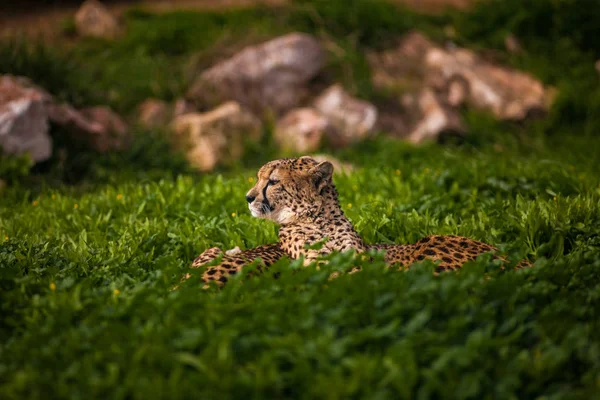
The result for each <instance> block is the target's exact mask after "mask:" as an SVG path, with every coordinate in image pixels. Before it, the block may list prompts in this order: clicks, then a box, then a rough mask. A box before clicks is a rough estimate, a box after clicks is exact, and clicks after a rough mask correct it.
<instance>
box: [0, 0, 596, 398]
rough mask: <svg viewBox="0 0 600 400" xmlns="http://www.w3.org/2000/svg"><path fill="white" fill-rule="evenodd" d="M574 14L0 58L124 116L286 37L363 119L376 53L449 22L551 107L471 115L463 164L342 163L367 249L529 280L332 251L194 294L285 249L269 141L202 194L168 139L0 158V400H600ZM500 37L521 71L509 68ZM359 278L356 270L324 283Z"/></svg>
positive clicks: (273, 18) (166, 30) (590, 89)
mask: <svg viewBox="0 0 600 400" xmlns="http://www.w3.org/2000/svg"><path fill="white" fill-rule="evenodd" d="M584 2H585V0H569V1H562V2H560V1H553V0H539V1H536V2H533V1H529V0H528V1H518V0H502V1H500V0H491V1H490V2H488V3H481V5H478V6H477V7H475V9H474V10H473V11H472V12H470V13H463V14H453V13H451V14H444V15H441V16H425V15H420V14H416V13H414V12H411V11H408V10H403V9H401V8H396V7H393V6H390V5H389V4H387V3H383V2H379V1H374V0H373V1H366V0H352V1H351V2H350V3H347V2H333V1H322V0H311V1H294V2H293V3H292V5H290V6H288V7H285V8H279V9H267V8H255V9H242V10H233V11H227V12H206V13H198V12H186V13H183V12H176V13H169V14H166V15H163V16H160V17H159V16H155V15H151V14H148V13H145V12H143V11H140V10H136V11H131V12H129V13H128V14H127V15H126V21H127V25H128V31H127V34H126V35H125V37H123V38H122V39H120V40H118V41H115V42H103V41H97V40H81V39H79V40H76V41H73V39H72V38H69V39H68V40H67V41H66V43H67V44H66V45H65V46H60V45H56V44H54V45H45V44H40V43H35V42H31V41H29V40H25V39H22V38H21V39H12V40H3V41H2V42H1V43H0V73H12V74H23V75H27V76H29V77H31V78H32V79H33V80H34V81H35V82H37V83H39V84H41V85H42V86H44V87H46V88H48V89H49V90H50V91H51V92H52V93H54V94H55V95H57V96H58V97H59V98H60V99H63V100H68V101H71V102H73V103H74V104H76V105H78V106H82V105H89V104H96V103H107V104H109V105H111V106H112V107H114V108H115V109H116V110H118V111H119V112H122V113H125V114H129V113H131V112H132V111H133V110H134V109H135V106H136V105H137V104H138V103H139V102H141V101H142V100H144V99H145V98H146V97H148V96H156V97H159V98H162V99H164V100H172V99H174V98H176V97H178V96H181V95H182V94H184V92H185V89H186V88H187V86H188V84H189V82H190V81H191V80H192V79H193V76H194V74H195V72H197V71H198V70H199V69H201V68H202V67H205V66H206V65H209V64H210V63H211V62H212V61H214V60H215V59H218V58H222V57H223V55H224V54H230V53H231V52H232V51H234V50H235V49H237V48H240V47H242V46H243V45H246V44H248V43H255V42H257V41H260V40H263V39H265V38H268V37H271V36H274V35H277V34H281V33H285V32H289V31H293V30H300V31H304V32H309V33H312V34H315V35H318V36H319V37H320V38H322V39H325V40H327V41H329V42H330V43H334V44H335V46H337V48H338V49H342V51H339V50H338V51H336V52H334V53H332V54H331V57H330V60H331V62H330V64H329V65H328V67H327V70H326V72H325V76H326V77H328V78H330V79H332V80H340V81H342V82H343V84H344V85H345V86H346V87H347V88H349V89H350V90H351V91H352V92H354V93H356V94H358V95H360V96H361V97H364V98H367V99H369V98H378V100H381V98H380V96H381V93H377V92H376V91H375V90H374V89H373V88H372V86H371V84H370V80H369V76H370V70H369V66H368V64H367V63H366V61H365V57H364V53H365V50H367V49H375V48H381V47H387V46H389V45H390V44H391V43H393V42H394V39H396V38H397V37H398V35H400V34H402V33H404V32H406V31H408V30H410V29H413V28H416V29H421V30H424V31H425V32H427V33H428V34H429V35H430V36H432V37H433V38H435V39H436V40H442V39H444V29H443V28H444V26H446V25H452V26H454V27H455V29H456V31H457V37H456V41H457V43H458V44H460V45H465V46H468V47H471V48H493V49H496V56H497V57H499V58H500V59H502V60H504V61H505V62H507V63H509V64H511V65H514V66H517V67H519V68H522V69H525V70H527V71H530V72H532V73H534V74H535V75H536V76H538V77H540V79H542V80H543V81H544V82H546V83H549V84H553V85H556V86H557V87H558V88H559V90H560V94H559V98H558V100H557V104H556V105H555V106H554V107H553V109H552V110H551V112H550V115H549V116H548V117H547V118H545V119H544V120H542V121H539V122H536V123H527V124H522V125H516V124H503V123H498V122H497V121H494V120H493V118H491V117H490V116H489V115H484V114H481V113H477V112H472V111H470V112H465V120H466V122H467V125H468V127H469V130H470V135H469V136H467V137H466V138H465V139H464V140H463V142H462V143H461V144H460V145H459V144H452V143H450V144H447V145H445V146H441V145H427V146H423V147H414V146H411V145H408V144H404V143H399V142H395V141H392V140H390V139H385V138H381V137H380V138H377V139H376V140H373V141H369V142H366V143H363V144H360V145H358V146H355V147H352V148H348V149H344V150H341V151H337V152H336V155H337V156H339V157H340V158H342V159H344V160H346V161H350V162H352V163H354V164H356V165H357V166H358V167H359V169H358V170H357V171H356V172H355V173H353V174H351V175H348V176H343V175H336V176H335V182H336V184H337V186H338V189H339V192H340V198H341V203H342V207H343V208H344V211H345V212H346V214H347V215H348V216H349V218H350V219H351V220H352V221H353V223H354V224H355V226H356V228H357V230H358V231H359V233H360V234H361V235H363V237H364V238H365V239H366V240H367V241H368V242H370V243H375V242H385V243H412V242H415V241H416V240H418V239H419V238H421V237H423V236H425V235H428V234H459V235H465V236H469V237H472V238H474V239H478V240H482V241H485V242H488V243H490V244H493V245H496V246H498V247H499V248H500V250H501V251H502V252H503V253H504V254H506V255H507V256H508V258H509V260H510V261H512V262H517V261H518V260H520V259H522V258H524V257H525V258H528V259H529V260H531V261H533V262H535V265H534V267H533V268H531V269H527V270H520V271H501V270H500V269H499V268H498V265H497V264H496V262H494V261H492V260H490V259H489V258H486V257H483V258H481V259H479V260H478V261H476V262H473V263H470V264H468V265H466V266H465V267H464V269H463V270H462V271H461V272H460V273H459V274H455V273H447V274H442V275H440V276H437V277H436V276H433V275H432V273H431V271H432V265H431V264H427V263H425V264H417V265H414V266H413V267H412V268H411V269H410V270H409V271H408V272H402V273H399V272H393V271H389V270H387V269H386V268H385V266H384V265H383V263H382V261H381V258H380V257H379V258H376V260H375V261H374V262H371V263H369V264H366V263H365V262H364V261H361V260H355V259H353V257H352V255H351V254H334V255H332V256H331V257H330V262H329V264H328V265H327V266H325V267H322V268H321V269H320V270H317V269H315V268H314V267H308V268H301V267H300V266H299V265H297V264H296V263H294V262H289V261H284V262H281V263H279V264H278V265H275V266H273V267H272V268H271V269H270V270H269V271H268V272H267V273H265V274H264V275H263V276H260V277H249V276H245V275H244V274H242V276H238V277H236V278H234V279H232V280H231V281H230V283H228V284H227V286H226V287H225V288H224V289H222V290H218V289H216V288H210V289H209V290H203V289H202V286H203V283H202V282H201V281H200V274H201V272H202V271H201V270H190V269H189V268H188V267H189V264H190V263H191V261H192V260H193V259H194V257H195V256H196V255H198V254H199V253H200V252H202V251H203V250H205V249H206V248H208V247H211V246H219V247H223V248H231V247H234V246H240V247H242V248H251V247H254V246H257V245H260V244H264V243H270V242H274V241H276V240H277V228H276V226H275V225H273V224H272V223H270V222H267V221H262V220H257V219H254V218H252V217H251V216H250V215H249V212H248V210H247V207H246V204H245V200H244V194H245V192H246V191H247V190H248V188H249V187H251V186H252V184H253V182H252V179H253V177H254V176H255V173H256V169H257V168H258V167H259V166H260V165H261V164H262V163H264V162H266V161H268V160H270V159H272V158H275V157H277V156H278V154H279V153H278V152H277V151H276V149H275V148H274V146H273V143H272V140H271V138H270V137H269V135H267V136H266V139H265V141H264V142H263V143H262V144H261V145H260V146H258V147H255V148H252V149H251V151H250V152H249V153H248V154H247V155H246V156H245V158H244V159H243V160H240V161H239V163H238V164H237V165H234V166H233V167H232V168H230V169H221V170H218V171H217V172H215V173H212V174H205V175H199V174H196V173H194V172H192V171H191V169H190V167H189V166H188V165H187V164H186V163H185V161H184V160H183V158H182V156H181V155H179V154H175V153H173V152H171V151H170V150H169V144H168V141H167V140H166V138H165V136H164V134H163V132H148V131H145V130H141V129H139V128H135V140H134V142H133V146H132V148H130V149H129V150H127V151H125V152H120V153H110V154H96V153H94V152H92V151H89V150H87V149H82V148H81V147H78V145H77V144H74V143H72V142H71V141H70V140H68V139H66V138H65V137H63V135H61V134H60V132H59V131H57V130H56V129H54V130H53V135H54V139H55V141H54V143H55V145H54V147H55V149H54V150H55V151H54V154H55V155H54V157H53V159H51V160H50V161H49V162H47V163H44V164H42V165H38V166H36V167H35V168H34V169H32V170H31V171H29V169H28V168H29V161H28V160H27V159H26V158H12V157H11V158H7V157H2V158H0V178H1V179H2V180H4V181H6V183H7V184H8V187H5V188H2V187H1V186H0V196H1V197H0V315H1V318H0V398H2V399H22V398H44V399H45V398H85V399H88V398H103V399H104V398H111V399H112V398H117V399H118V398H124V399H125V398H126V399H137V398H139V399H142V398H144V399H145V398H169V399H175V398H201V399H204V398H206V399H213V398H331V399H340V398H368V399H387V398H389V399H399V398H405V399H415V398H418V399H438V398H440V399H441V398H449V399H450V398H452V399H453V398H465V399H467V398H468V399H492V398H498V399H517V398H519V399H522V398H547V399H592V398H598V397H599V396H600V336H599V335H598V332H599V331H600V166H599V165H598V162H597V160H596V158H597V157H595V155H596V154H600V141H598V139H597V138H598V132H599V131H600V120H599V119H598V116H599V115H600V112H598V110H600V108H599V107H600V100H599V99H600V84H599V80H598V77H597V74H596V72H595V71H594V69H593V61H594V60H595V59H596V58H597V57H600V48H599V47H598V42H597V40H596V39H594V38H596V37H597V36H598V35H596V33H598V25H597V24H596V23H591V24H590V23H589V22H588V21H589V20H592V21H594V19H593V18H591V17H589V16H593V15H596V14H595V13H596V12H598V10H600V9H599V8H597V6H596V5H595V3H587V4H584ZM534 3H535V4H534ZM586 16H588V17H586ZM63 25H64V27H63V28H64V30H65V34H68V35H69V36H71V35H72V32H71V31H72V26H71V25H70V21H65V22H64V24H63ZM507 33H515V34H517V35H518V36H519V39H521V41H522V43H523V46H524V48H525V50H526V52H525V53H524V54H521V55H508V54H505V53H504V52H503V51H502V50H501V49H502V45H503V44H502V43H503V40H504V35H505V34H507ZM556 54H560V55H561V57H556ZM356 264H361V265H363V271H362V272H361V273H359V274H354V275H343V276H342V277H341V278H338V279H336V280H334V281H328V280H327V278H328V276H329V275H330V273H331V272H332V271H338V270H346V269H348V268H349V267H350V266H352V265H356ZM252 269H253V268H248V270H249V271H252ZM186 272H192V274H193V278H192V279H190V280H188V281H186V282H185V283H184V284H182V285H181V286H180V288H179V289H178V290H177V291H172V290H171V289H172V288H173V286H174V285H176V284H178V283H179V279H180V277H181V276H182V274H184V273H186ZM275 273H277V274H278V278H277V279H275V278H274V275H275ZM486 277H487V278H489V279H487V278H486Z"/></svg>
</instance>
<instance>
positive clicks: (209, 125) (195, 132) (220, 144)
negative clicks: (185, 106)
mask: <svg viewBox="0 0 600 400" xmlns="http://www.w3.org/2000/svg"><path fill="white" fill-rule="evenodd" d="M171 127H172V130H173V132H174V139H175V140H176V141H177V145H178V146H179V147H180V148H181V149H182V150H184V151H185V152H186V156H187V159H188V161H189V162H190V163H191V164H192V165H193V166H194V167H195V168H197V169H199V170H200V171H210V170H212V169H213V168H214V167H215V166H217V165H218V164H225V163H229V162H231V161H233V160H235V159H238V158H239V157H241V156H242V155H243V153H244V147H245V146H244V144H245V141H246V140H250V141H258V140H259V139H260V137H261V136H262V133H263V127H262V123H261V122H260V120H259V119H258V118H257V117H256V116H254V115H253V114H252V113H250V112H248V111H246V110H245V109H244V108H242V106H241V105H240V104H239V103H236V102H233V101H230V102H227V103H225V104H222V105H221V106H219V107H217V108H216V109H214V110H211V111H209V112H206V113H191V114H185V115H182V116H179V117H177V118H175V119H174V120H173V122H172V123H171Z"/></svg>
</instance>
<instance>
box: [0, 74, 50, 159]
mask: <svg viewBox="0 0 600 400" xmlns="http://www.w3.org/2000/svg"><path fill="white" fill-rule="evenodd" d="M22 83H23V82H22V81H19V79H18V78H15V77H12V76H1V77H0V148H1V149H2V151H3V152H4V153H7V154H17V155H19V154H24V153H28V154H29V155H30V157H31V158H32V160H33V161H35V162H40V161H45V160H47V159H48V158H50V156H51V155H52V139H51V138H50V135H49V134H48V115H47V112H46V107H45V105H44V96H43V94H42V93H40V92H38V91H36V90H35V89H32V88H27V87H25V86H23V85H22Z"/></svg>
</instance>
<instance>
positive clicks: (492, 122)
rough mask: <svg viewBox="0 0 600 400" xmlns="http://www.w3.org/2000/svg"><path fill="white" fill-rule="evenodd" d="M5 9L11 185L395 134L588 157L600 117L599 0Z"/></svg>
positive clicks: (3, 141)
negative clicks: (556, 150) (554, 150)
mask: <svg viewBox="0 0 600 400" xmlns="http://www.w3.org/2000/svg"><path fill="white" fill-rule="evenodd" d="M0 18H1V23H0V79H2V80H1V81H0V121H1V122H0V147H1V148H2V149H3V150H2V156H1V158H0V179H2V181H3V182H4V183H3V185H2V186H3V187H4V186H6V185H12V184H15V183H19V184H20V183H26V184H32V185H34V186H35V185H36V184H39V183H40V182H44V184H50V182H53V184H54V183H55V184H62V183H80V182H86V181H89V182H100V181H102V182H105V181H107V180H109V181H110V180H117V181H118V180H119V179H120V178H119V177H122V176H125V175H128V174H129V175H128V176H130V177H132V178H134V179H137V178H140V177H146V178H147V177H152V176H163V175H164V174H165V173H166V174H178V173H182V172H192V171H198V172H209V171H214V170H223V169H230V168H234V169H235V168H237V167H240V166H241V167H247V166H254V165H257V164H259V163H262V162H264V161H265V160H267V159H269V158H274V157H279V156H285V155H294V154H315V153H319V154H323V157H330V158H333V157H334V156H340V157H341V158H342V159H348V158H350V159H351V158H358V157H360V154H361V152H364V151H367V150H365V149H366V148H367V147H364V146H363V144H364V143H366V142H372V141H373V140H379V138H386V139H385V140H397V141H402V142H406V143H412V144H413V145H416V146H421V145H426V146H427V145H431V143H435V144H436V145H440V146H466V147H469V146H470V147H473V148H492V149H494V151H499V152H500V151H515V155H516V154H522V153H528V152H529V153H531V152H536V151H540V150H541V149H545V148H548V147H552V146H554V147H555V148H563V149H564V151H565V152H570V153H572V154H574V155H576V154H579V153H580V152H581V151H582V148H589V146H591V145H593V144H595V143H597V137H598V132H599V128H600V88H599V87H600V86H599V82H600V75H599V74H600V61H598V60H600V23H599V21H600V2H598V1H594V0H562V1H555V0H478V1H475V0H348V1H341V0H340V1H329V0H222V1H216V0H170V1H165V0H156V1H152V0H143V1H133V0H130V1H118V0H112V1H98V0H89V1H85V2H83V1H59V0H38V1H35V0H24V1H21V0H19V1H17V0H8V1H3V2H2V4H1V5H0ZM565 141H568V143H569V145H568V146H566V147H565V145H564V143H565ZM340 162H341V161H340ZM339 165H342V164H339Z"/></svg>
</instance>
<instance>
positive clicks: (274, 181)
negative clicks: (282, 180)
mask: <svg viewBox="0 0 600 400" xmlns="http://www.w3.org/2000/svg"><path fill="white" fill-rule="evenodd" d="M278 183H279V181H278V180H277V179H269V185H277V184H278Z"/></svg>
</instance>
